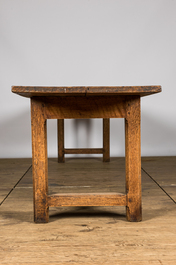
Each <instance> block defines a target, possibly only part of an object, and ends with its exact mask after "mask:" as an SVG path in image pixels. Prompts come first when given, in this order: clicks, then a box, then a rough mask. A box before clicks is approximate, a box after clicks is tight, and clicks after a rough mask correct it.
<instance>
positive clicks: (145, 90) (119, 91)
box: [12, 86, 161, 98]
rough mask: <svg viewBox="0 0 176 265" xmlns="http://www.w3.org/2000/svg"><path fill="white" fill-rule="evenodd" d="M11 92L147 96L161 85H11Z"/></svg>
mask: <svg viewBox="0 0 176 265" xmlns="http://www.w3.org/2000/svg"><path fill="white" fill-rule="evenodd" d="M12 92H13V93H16V94H18V95H20V96H23V97H29V98H31V97H35V96H75V95H79V96H85V95H86V96H88V95H90V96H91V95H99V96H100V95H102V96H103V95H106V96H108V95H140V96H141V97H142V96H147V95H151V94H155V93H159V92H161V86H73V87H44V86H12Z"/></svg>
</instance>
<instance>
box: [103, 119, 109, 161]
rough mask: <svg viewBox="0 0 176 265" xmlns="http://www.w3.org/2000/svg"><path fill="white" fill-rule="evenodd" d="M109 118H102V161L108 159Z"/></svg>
mask: <svg viewBox="0 0 176 265" xmlns="http://www.w3.org/2000/svg"><path fill="white" fill-rule="evenodd" d="M109 135H110V119H103V162H109V161H110V154H109V153H110V145H109Z"/></svg>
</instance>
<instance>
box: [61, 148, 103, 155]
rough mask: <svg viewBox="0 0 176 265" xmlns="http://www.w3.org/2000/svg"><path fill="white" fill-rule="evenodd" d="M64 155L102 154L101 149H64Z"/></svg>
mask: <svg viewBox="0 0 176 265" xmlns="http://www.w3.org/2000/svg"><path fill="white" fill-rule="evenodd" d="M64 153H65V154H103V148H65V149H64Z"/></svg>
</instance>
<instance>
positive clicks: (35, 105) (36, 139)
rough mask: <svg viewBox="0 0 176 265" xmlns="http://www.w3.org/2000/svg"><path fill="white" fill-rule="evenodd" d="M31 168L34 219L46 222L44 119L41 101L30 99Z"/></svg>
mask: <svg viewBox="0 0 176 265" xmlns="http://www.w3.org/2000/svg"><path fill="white" fill-rule="evenodd" d="M31 124H32V126H31V127H32V169H33V190H34V221H35V222H36V223H38V222H41V223H42V222H44V223H45V222H48V219H49V208H48V204H47V200H46V199H47V194H48V157H47V130H46V119H45V118H44V116H43V105H42V102H40V101H37V100H35V99H33V98H32V99H31Z"/></svg>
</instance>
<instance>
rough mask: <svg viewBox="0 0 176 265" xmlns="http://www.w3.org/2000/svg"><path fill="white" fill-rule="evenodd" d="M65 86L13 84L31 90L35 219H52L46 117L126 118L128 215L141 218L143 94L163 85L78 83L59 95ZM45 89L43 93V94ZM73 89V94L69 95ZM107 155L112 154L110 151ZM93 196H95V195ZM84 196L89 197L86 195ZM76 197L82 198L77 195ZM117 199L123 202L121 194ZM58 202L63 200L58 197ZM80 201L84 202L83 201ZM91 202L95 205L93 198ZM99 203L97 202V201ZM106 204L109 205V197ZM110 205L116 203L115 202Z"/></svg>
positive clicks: (24, 91) (27, 91) (24, 89)
mask: <svg viewBox="0 0 176 265" xmlns="http://www.w3.org/2000/svg"><path fill="white" fill-rule="evenodd" d="M20 89H21V91H20ZM62 89H63V88H56V87H55V88H53V87H50V88H49V87H47V88H46V87H45V88H44V87H20V88H19V87H12V92H15V93H17V94H19V95H24V93H27V94H26V95H28V96H29V97H31V122H32V150H33V151H32V156H33V182H34V220H35V222H38V223H39V222H48V219H49V214H48V211H49V206H48V199H49V197H48V172H47V137H46V119H62V120H63V119H70V118H73V119H80V118H84V119H86V118H87V119H89V118H103V119H109V118H125V124H126V125H125V132H126V137H125V140H126V168H127V170H126V195H125V196H126V208H127V219H128V220H129V221H141V219H142V212H141V211H142V207H141V172H140V165H141V164H140V97H141V96H142V95H147V94H152V93H157V92H160V91H161V87H159V86H154V87H151V86H150V87H113V88H112V87H108V88H107V87H86V88H85V87H84V88H83V87H79V88H78V87H77V88H74V89H76V90H75V91H74V89H73V88H64V93H65V95H66V94H67V97H65V96H60V97H59V96H58V95H59V93H60V94H62V95H63V92H61V90H62ZM78 90H79V93H78V94H80V93H83V90H84V96H75V95H76V94H77V92H78ZM76 91H77V92H76ZM67 92H68V93H67ZM21 93H22V94H21ZM31 93H32V94H31ZM42 93H43V96H41V95H42ZM69 93H70V94H72V96H69V95H70V94H69ZM103 93H105V94H106V97H104V96H102V95H103ZM88 94H90V95H91V94H92V96H90V97H89V96H87V95H88ZM34 95H35V96H34ZM52 95H54V96H52ZM97 95H98V96H97ZM112 95H113V96H112ZM106 121H107V120H106ZM60 125H61V124H60ZM108 125H109V123H108V122H106V127H107V128H108V127H109V126H108ZM61 126H62V131H61V135H60V139H61V140H59V141H60V142H59V145H61V144H62V147H63V145H64V144H63V142H64V141H63V132H64V125H63V122H62V125H61ZM104 127H105V126H104ZM108 135H109V134H108ZM61 141H62V143H61ZM108 149H109V148H107V150H108ZM104 151H105V150H104ZM62 153H63V148H62V152H61V154H59V156H63V154H62ZM106 156H108V155H107V153H106ZM104 157H105V153H104ZM106 158H107V157H106ZM59 159H60V158H59ZM93 197H95V196H94V195H93ZM82 198H83V199H84V201H85V197H84V196H83V197H82ZM90 198H91V200H92V197H91V195H89V199H90ZM97 198H98V197H97ZM50 199H51V198H50ZM104 199H105V198H104ZM76 200H77V201H78V199H76V197H75V201H76ZM117 201H118V202H119V204H120V205H121V201H120V200H119V198H118V200H117ZM57 202H58V203H60V202H59V200H58V199H57ZM55 203H56V200H55ZM84 204H85V202H84ZM79 205H81V204H80V202H79V203H78V206H79ZM91 205H93V203H92V202H91ZM95 205H97V201H96V203H95ZM100 205H102V204H100ZM105 205H108V204H107V200H106V204H105ZM109 205H112V202H110V204H109Z"/></svg>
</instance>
